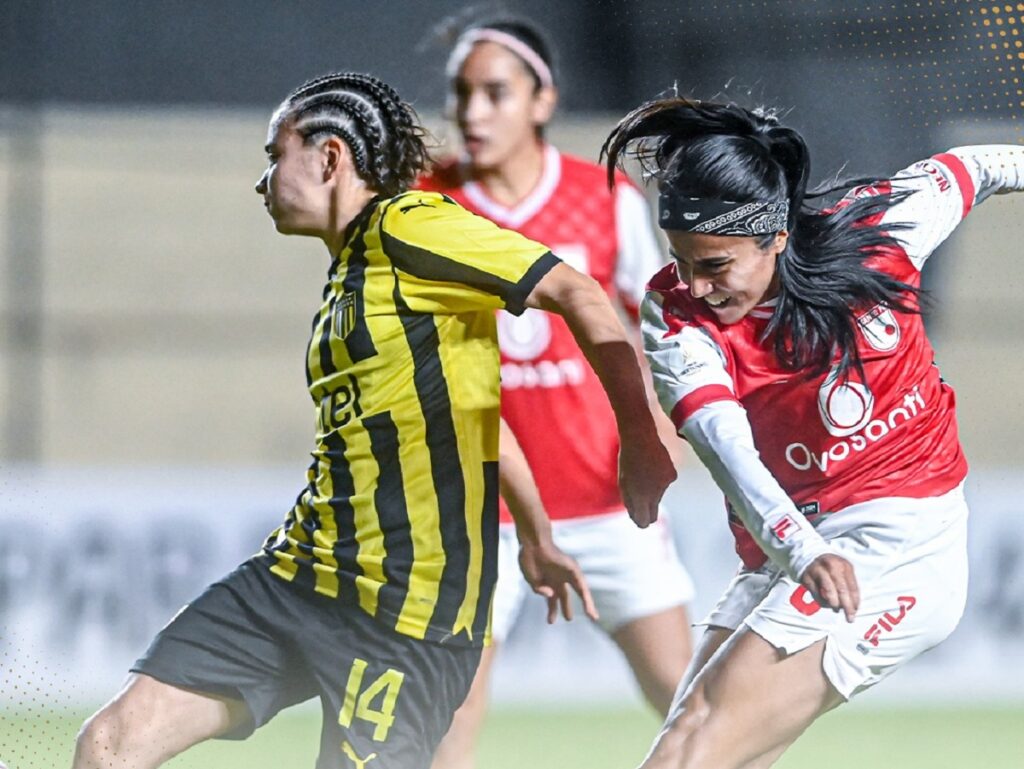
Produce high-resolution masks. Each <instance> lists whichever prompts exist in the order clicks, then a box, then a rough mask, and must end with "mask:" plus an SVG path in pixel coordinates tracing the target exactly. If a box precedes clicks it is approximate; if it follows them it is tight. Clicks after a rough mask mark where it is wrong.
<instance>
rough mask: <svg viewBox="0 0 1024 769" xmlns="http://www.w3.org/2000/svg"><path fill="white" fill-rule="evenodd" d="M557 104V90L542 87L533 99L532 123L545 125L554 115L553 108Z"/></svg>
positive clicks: (551, 87) (550, 87) (552, 87)
mask: <svg viewBox="0 0 1024 769" xmlns="http://www.w3.org/2000/svg"><path fill="white" fill-rule="evenodd" d="M557 104H558V89H557V88H555V87H554V86H546V87H542V88H541V89H540V90H539V91H537V93H536V94H535V95H534V97H533V115H532V117H533V123H534V125H538V126H542V125H546V124H547V122H548V121H549V120H551V116H552V115H553V114H555V106H556V105H557Z"/></svg>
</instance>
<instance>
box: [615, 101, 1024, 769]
mask: <svg viewBox="0 0 1024 769" xmlns="http://www.w3.org/2000/svg"><path fill="white" fill-rule="evenodd" d="M605 148H606V151H607V153H608V169H609V173H611V172H612V171H613V170H614V169H615V168H616V166H617V162H618V160H619V159H621V157H622V156H623V155H624V154H625V153H627V152H631V153H633V154H635V155H636V156H637V157H639V158H640V160H641V162H642V163H644V164H645V166H646V168H647V170H648V171H650V172H651V173H652V174H653V175H654V176H655V178H657V179H658V184H659V189H660V200H659V217H658V219H659V224H660V225H661V226H662V228H663V229H664V230H665V232H666V235H667V237H668V240H669V243H670V244H671V247H672V255H673V257H674V258H675V264H672V265H670V266H668V267H666V268H664V269H663V270H662V271H661V272H659V273H658V274H657V275H656V276H655V277H654V279H653V280H652V281H651V283H650V290H649V292H648V294H647V296H646V298H645V300H644V302H643V307H642V313H641V314H642V329H643V337H644V347H645V352H646V355H647V358H648V362H649V363H650V365H651V370H652V373H653V376H654V381H655V389H656V391H657V393H658V396H659V399H660V401H661V404H662V406H663V408H664V409H665V411H666V412H667V413H669V414H670V415H671V417H672V419H673V421H674V422H675V424H676V426H677V428H678V430H679V432H680V434H681V435H683V436H684V437H685V438H686V439H687V440H688V441H689V442H690V443H691V445H692V446H693V448H694V450H695V451H696V453H697V454H698V456H699V457H700V458H701V460H702V461H703V463H704V464H705V465H706V466H707V467H708V469H709V470H710V472H711V474H712V475H713V477H714V478H715V480H716V482H717V483H718V485H719V486H720V487H721V489H722V490H723V491H724V492H725V495H726V498H727V501H728V508H729V516H730V523H731V525H732V529H733V531H734V533H735V535H736V548H737V551H738V553H739V555H740V557H741V560H742V566H741V569H740V571H739V573H738V574H737V576H736V578H735V579H734V580H733V581H732V583H731V584H730V585H729V587H728V588H727V589H726V592H725V594H724V595H723V596H722V598H721V599H720V601H719V603H718V605H717V606H716V607H715V609H714V610H713V611H712V613H711V615H710V616H709V617H708V618H707V619H706V620H705V622H704V623H702V624H704V625H706V626H707V630H706V632H705V634H704V636H703V637H702V639H701V640H700V642H699V644H698V647H697V650H696V652H695V655H694V662H693V664H692V666H691V668H690V670H689V671H688V673H687V676H686V677H685V678H684V680H683V682H682V684H681V685H680V691H679V694H678V696H677V699H676V701H675V702H674V703H673V708H672V712H671V713H670V714H669V717H668V719H667V721H666V725H665V728H664V729H663V730H662V733H661V734H660V735H659V738H658V741H657V742H656V743H655V746H654V748H653V750H652V751H651V753H650V754H649V756H648V758H647V760H646V761H645V762H644V764H643V767H644V769H655V768H659V769H660V768H661V767H672V768H673V769H687V768H689V767H697V766H700V767H712V766H713V767H716V769H729V768H730V767H733V768H735V769H740V768H741V767H742V768H743V769H761V767H768V766H770V765H771V764H772V763H774V761H775V760H776V759H777V758H778V757H779V756H780V755H781V754H782V752H783V751H784V750H785V749H786V748H787V747H788V745H789V744H790V743H792V741H793V740H795V739H796V737H797V736H798V735H799V734H800V733H801V732H802V731H803V730H804V729H805V728H806V727H807V726H808V725H809V724H810V723H811V722H812V721H813V720H814V719H815V718H817V717H818V716H819V715H820V714H821V713H823V712H825V711H827V710H829V709H831V708H834V707H836V706H837V705H840V704H841V703H843V702H845V701H846V700H848V699H850V698H851V697H853V696H854V695H856V694H858V693H859V692H861V691H863V690H865V689H867V688H869V687H871V686H873V685H874V684H876V683H878V682H879V681H881V680H882V679H883V678H885V677H886V676H888V675H889V674H890V673H892V672H893V671H894V670H896V669H897V668H899V667H900V666H901V665H903V664H905V663H906V662H907V661H909V660H910V659H912V658H913V657H915V656H917V655H918V654H920V653H922V652H924V651H926V650H927V649H929V648H931V647H932V646H934V645H935V644H937V643H939V642H941V641H942V640H943V639H944V638H945V637H946V636H948V635H949V633H950V632H952V630H953V628H954V627H956V624H957V622H958V621H959V619H960V616H961V614H962V613H963V608H964V603H965V600H966V594H967V549H966V523H967V506H966V502H965V501H964V496H963V480H964V477H965V475H966V472H967V466H966V462H965V460H964V457H963V453H962V451H961V449H960V444H959V441H958V439H957V429H956V421H955V417H954V408H953V407H954V398H953V392H952V390H951V389H950V387H949V386H948V385H947V384H946V383H945V382H943V380H942V379H941V378H940V376H939V373H938V370H937V369H936V367H935V365H934V362H933V353H932V348H931V346H930V344H929V343H928V340H927V338H926V337H925V334H924V327H923V324H922V321H921V316H920V314H919V312H918V310H919V304H918V303H919V298H920V297H919V286H920V270H921V268H922V266H923V265H924V263H925V261H926V260H927V258H928V256H929V255H930V254H931V253H932V251H933V250H934V249H935V248H936V247H937V246H938V245H939V244H940V243H941V242H942V241H943V240H944V239H945V238H946V237H947V236H948V235H949V234H950V232H952V230H953V229H954V228H955V227H956V225H957V224H958V223H959V222H960V220H961V219H963V217H964V216H966V215H967V213H968V212H969V211H970V210H971V208H972V207H973V206H974V205H977V204H978V203H979V202H981V201H982V200H984V199H985V198H986V197H987V196H989V195H990V194H992V193H994V192H1008V191H1011V190H1020V189H1024V149H1022V148H1020V147H1011V146H994V147H962V148H958V149H954V150H951V151H949V152H947V153H943V154H940V155H936V156H934V157H932V158H930V159H928V160H924V161H921V162H919V163H916V164H914V165H913V166H911V167H910V168H908V169H906V170H904V171H901V172H900V173H898V174H896V175H895V176H894V177H893V178H891V179H889V180H885V181H880V182H876V183H873V184H870V185H867V186H860V187H857V188H855V189H853V190H852V191H851V192H850V193H849V194H848V195H847V196H846V197H845V198H844V199H843V200H841V201H840V202H839V204H838V205H836V206H835V207H833V208H831V209H824V210H823V209H818V208H815V207H813V206H811V205H809V204H808V203H807V201H806V198H808V197H817V196H818V195H819V194H821V193H814V194H809V193H807V192H806V185H807V176H808V168H809V157H808V153H807V148H806V145H805V144H804V142H803V139H802V138H801V137H800V136H799V134H797V133H796V132H795V131H793V130H792V129H789V128H786V127H784V126H781V125H779V123H778V121H777V120H776V119H775V118H774V117H773V116H771V115H767V114H765V113H764V112H763V111H758V112H751V111H748V110H745V109H742V108H739V107H737V106H735V105H721V104H714V103H709V102H694V101H689V100H686V99H680V98H673V99H664V100H661V101H656V102H651V103H648V104H645V105H643V106H641V107H639V108H638V109H636V110H634V111H633V112H632V113H630V114H629V115H627V116H626V117H625V118H623V119H622V121H620V123H619V125H618V126H617V127H616V129H615V130H614V131H613V133H612V135H611V136H610V137H609V139H608V142H607V143H606V145H605ZM829 609H831V611H830V610H829ZM697 714H699V718H698V717H695V715H697Z"/></svg>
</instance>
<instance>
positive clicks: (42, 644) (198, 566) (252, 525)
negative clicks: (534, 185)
mask: <svg viewBox="0 0 1024 769" xmlns="http://www.w3.org/2000/svg"><path fill="white" fill-rule="evenodd" d="M297 482H298V483H301V476H298V475H297V474H296V473H293V472H292V471H291V470H286V469H283V468H279V469H274V470H267V469H256V468H253V469H246V470H210V469H203V468H179V469H152V470H141V469H136V470H128V469H125V468H117V467H94V468H76V469H72V468H52V469H46V470H43V469H18V468H14V469H12V468H5V469H4V470H3V471H2V473H0V532H3V543H4V554H3V557H2V559H0V617H2V620H0V659H6V660H21V661H22V662H21V663H20V665H19V669H20V674H21V678H22V679H23V680H24V681H25V684H26V689H23V690H22V691H20V692H19V691H15V690H12V689H8V690H4V691H2V692H0V702H3V701H6V702H9V703H12V704H17V703H18V702H19V701H20V699H19V698H23V697H24V691H26V690H31V689H32V688H34V687H33V686H32V684H33V683H34V684H36V685H39V684H43V685H44V686H46V687H49V688H55V689H57V690H60V691H62V692H63V693H64V697H63V699H65V703H64V704H70V705H81V706H88V705H90V704H92V703H95V702H98V701H100V700H102V699H104V698H105V697H108V696H110V694H111V693H112V692H113V691H114V690H115V689H116V687H117V685H118V684H119V682H120V681H121V679H122V678H123V676H124V675H125V672H126V670H127V667H128V666H129V665H130V664H131V662H132V661H133V660H134V659H135V658H136V657H137V656H138V655H139V654H141V652H142V651H143V650H144V649H145V646H146V644H147V643H148V642H149V639H150V638H151V636H152V635H153V634H154V633H155V632H156V631H157V630H158V629H159V628H160V627H161V626H162V625H163V624H164V623H165V622H167V621H168V620H169V619H170V618H171V617H172V616H173V615H174V613H175V612H176V611H177V610H178V609H179V608H180V607H181V606H182V605H183V604H184V603H185V602H186V601H188V600H189V599H190V598H191V597H193V596H194V595H195V594H196V593H197V592H198V591H199V590H201V589H202V588H203V587H204V586H205V585H206V584H207V583H208V582H210V581H212V580H214V579H216V578H218V577H219V576H221V575H223V574H225V573H226V572H227V571H229V570H230V569H231V568H233V567H234V566H235V565H236V564H237V563H238V562H239V561H241V560H242V559H243V558H245V557H246V556H248V555H249V554H251V553H253V552H255V551H256V550H257V549H258V547H259V545H260V543H261V542H262V541H263V538H264V537H265V536H266V534H268V533H269V532H270V531H271V529H272V528H273V527H274V526H276V524H277V523H278V521H279V519H281V518H283V515H284V512H285V511H286V509H287V508H288V507H289V505H290V502H291V500H292V499H293V497H294V495H295V494H296V493H297V492H298V491H299V488H298V487H297V486H296V484H297ZM1022 496H1024V481H1021V479H1020V477H1019V476H1017V477H1014V475H1013V474H1010V473H1006V474H1001V473H997V472H992V471H979V472H976V473H974V475H973V476H972V478H971V482H970V498H971V501H972V518H971V532H972V538H971V555H972V569H973V574H972V581H971V596H970V601H969V605H968V610H967V614H966V615H965V617H964V619H963V621H962V622H961V625H960V627H959V629H958V630H957V631H956V633H955V634H954V636H953V637H952V638H951V639H950V640H949V641H948V642H947V643H946V644H944V645H942V646H941V647H939V648H938V649H936V650H933V651H932V652H930V653H928V654H927V655H925V656H924V657H922V658H920V659H919V660H917V661H915V663H913V664H912V665H911V666H909V668H908V669H906V670H904V671H901V673H900V674H898V675H896V676H895V677H894V678H892V679H890V681H887V682H886V684H885V685H883V686H881V687H879V689H878V692H877V694H874V693H873V694H872V695H869V696H872V697H877V698H879V699H882V698H887V699H889V700H893V699H898V700H900V701H908V702H915V703H935V702H936V701H941V700H943V699H948V700H950V701H952V700H953V699H957V700H959V701H961V702H962V701H963V700H964V699H968V700H970V701H979V702H990V701H1008V700H1016V701H1022V700H1024V632H1022V631H1024V519H1022V518H1021V516H1020V514H1019V500H1020V499H1021V498H1022ZM667 503H668V504H667V507H668V508H669V509H670V510H671V514H672V516H673V521H674V535H675V539H676V541H677V543H678V545H679V548H680V551H681V552H682V553H683V555H684V557H685V559H686V561H687V564H688V566H689V568H690V569H691V571H692V573H693V574H694V577H695V579H696V583H697V588H698V598H697V601H696V603H695V605H694V606H693V607H692V610H693V613H694V616H695V617H699V616H700V615H701V614H702V613H703V612H705V611H706V610H707V609H709V608H710V606H711V605H712V604H713V602H714V601H715V599H716V598H717V596H718V594H719V593H720V592H721V590H722V588H723V587H724V585H725V583H726V581H727V580H728V579H729V577H730V575H731V573H732V571H733V570H734V569H735V567H736V560H735V558H734V557H733V555H732V553H731V540H730V537H729V535H728V533H727V529H726V526H725V519H724V512H723V511H722V504H721V499H720V497H719V495H718V493H717V491H716V490H715V489H714V487H713V486H712V484H711V482H710V480H709V479H708V478H707V477H706V476H705V475H704V474H703V471H699V470H696V469H691V470H690V471H688V472H686V473H684V475H683V478H682V479H681V481H680V482H679V483H678V484H677V486H676V487H674V488H673V490H672V492H671V494H670V497H669V499H668V500H667ZM543 612H544V610H543V604H542V602H541V601H540V599H535V600H534V601H533V602H532V603H529V604H528V605H527V609H526V611H525V612H524V616H523V621H522V622H521V624H520V625H519V626H517V629H516V632H514V633H513V635H512V636H511V638H510V639H509V642H508V644H507V645H506V647H505V648H504V653H503V654H502V655H501V656H500V657H499V663H498V666H497V671H496V678H495V687H494V695H495V699H496V701H497V702H499V703H525V702H533V703H537V702H551V703H566V704H590V705H593V704H594V703H600V702H606V703H609V704H613V703H615V704H622V703H623V701H627V702H628V701H630V699H631V698H632V699H633V700H635V701H637V702H639V700H638V699H637V695H636V694H635V692H634V687H633V684H632V682H631V679H630V677H629V675H628V673H627V671H626V668H625V665H624V663H623V662H622V661H621V659H620V658H619V655H618V654H617V652H616V650H615V649H614V647H612V645H611V644H610V642H609V641H608V640H607V639H606V638H604V637H603V636H601V635H600V634H599V633H598V632H597V631H596V630H594V629H593V628H592V627H590V626H589V625H588V624H587V623H586V622H584V621H579V620H578V621H574V622H573V623H571V624H568V625H567V624H559V625H558V626H556V627H547V626H545V625H544V623H543V618H542V615H543ZM861 621H862V622H863V623H864V624H865V629H866V628H867V626H868V625H869V624H870V622H872V621H873V618H869V617H865V618H864V619H863V620H861ZM54 684H57V686H56V687H54Z"/></svg>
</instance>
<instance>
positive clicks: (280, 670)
mask: <svg viewBox="0 0 1024 769" xmlns="http://www.w3.org/2000/svg"><path fill="white" fill-rule="evenodd" d="M307 592H310V591H302V590H299V589H296V587H295V586H294V585H291V584H289V583H287V582H285V581H284V580H281V579H279V578H278V577H276V576H274V575H273V574H271V573H270V571H269V561H267V560H266V559H264V558H261V557H256V558H253V559H250V560H249V561H247V562H245V563H243V564H242V565H241V566H239V568H238V569H236V570H235V571H233V572H231V574H229V575H227V576H226V577H224V578H223V579H221V580H219V581H218V582H215V583H214V584H212V585H210V587H208V588H207V589H206V590H205V591H203V593H202V594H201V595H200V596H199V597H198V598H196V599H195V600H193V601H192V602H191V603H189V604H188V605H187V606H185V607H184V608H183V609H182V610H181V611H180V612H178V614H177V615H176V616H175V617H174V618H173V619H172V620H171V621H170V622H169V623H168V624H167V625H166V626H165V627H164V628H163V629H162V630H161V631H160V632H159V633H158V634H157V636H156V637H155V638H154V640H153V642H152V643H151V644H150V646H149V648H148V649H147V650H146V652H145V654H144V655H143V656H142V657H141V658H140V659H139V660H137V661H136V662H135V664H134V665H133V666H132V672H134V673H139V674H143V675H145V676H148V677H149V678H151V679H154V680H155V681H159V682H162V683H163V684H167V685H169V686H170V687H175V688H176V689H178V690H183V691H190V692H198V693H200V694H202V695H206V696H208V697H209V698H211V699H220V700H224V701H241V702H243V703H244V711H243V712H244V713H245V714H246V716H247V717H246V718H244V719H242V721H241V722H237V723H236V722H235V719H233V722H232V728H231V729H229V730H227V731H225V732H223V733H222V735H220V736H224V737H227V738H230V739H244V738H245V737H247V736H248V735H249V734H251V733H252V731H253V730H254V729H256V728H257V727H259V726H261V725H263V724H264V723H266V722H267V721H269V720H270V719H271V718H272V717H273V716H274V715H276V714H277V712H278V711H280V710H281V709H282V708H285V707H288V706H289V705H292V704H295V703H297V702H301V701H303V700H305V699H308V698H309V697H311V696H313V694H314V693H315V691H316V690H315V688H314V686H313V682H312V680H311V679H310V677H309V675H308V673H307V671H306V669H305V668H304V666H303V665H302V664H301V661H300V660H299V659H298V658H297V657H296V656H295V655H294V654H293V652H292V648H293V647H292V637H293V635H294V634H296V633H297V632H298V633H299V634H301V631H297V630H296V628H301V626H302V625H303V624H304V622H305V620H306V618H307V617H308V616H309V611H310V610H311V609H310V607H309V606H308V605H307V604H308V601H309V597H308V596H307V595H306V593H307ZM313 610H315V607H313Z"/></svg>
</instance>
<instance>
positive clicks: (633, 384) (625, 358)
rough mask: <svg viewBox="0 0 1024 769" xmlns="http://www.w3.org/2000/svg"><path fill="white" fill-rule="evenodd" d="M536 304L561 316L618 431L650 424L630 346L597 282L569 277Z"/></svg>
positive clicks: (640, 378)
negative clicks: (600, 389)
mask: <svg viewBox="0 0 1024 769" xmlns="http://www.w3.org/2000/svg"><path fill="white" fill-rule="evenodd" d="M537 306H539V307H540V309H543V310H548V311H550V312H554V313H557V314H559V315H561V316H562V317H563V318H564V319H565V322H566V324H567V325H568V326H569V330H570V331H571V332H572V334H573V336H574V337H575V339H576V342H577V344H579V346H580V349H581V350H582V351H583V354H584V355H585V356H586V358H587V361H588V362H589V363H590V365H591V367H592V368H593V369H594V371H595V373H596V374H597V376H598V378H599V379H600V380H601V384H602V386H603V387H604V390H605V392H606V393H607V395H608V400H609V401H610V403H611V405H612V409H613V410H614V412H615V417H616V420H617V422H618V423H619V428H620V431H623V430H626V431H630V430H634V429H647V427H648V426H649V425H650V424H653V421H652V420H653V416H652V414H651V410H650V407H649V404H648V399H647V395H646V391H645V388H644V384H643V375H642V372H641V369H640V364H639V362H638V360H637V356H636V352H635V346H634V344H633V342H632V341H631V340H630V338H629V336H628V334H627V332H626V329H625V328H624V327H623V325H622V323H621V322H620V321H619V319H618V316H617V314H616V313H615V310H614V308H613V307H612V305H611V302H610V301H609V300H608V297H607V295H606V294H605V293H604V291H603V290H602V289H601V287H600V286H599V285H598V284H597V282H596V281H594V280H592V279H590V278H586V279H585V280H580V281H574V282H573V283H571V284H570V285H566V286H564V287H562V290H561V291H559V292H557V293H555V294H553V295H552V296H543V297H539V300H538V305H537Z"/></svg>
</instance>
